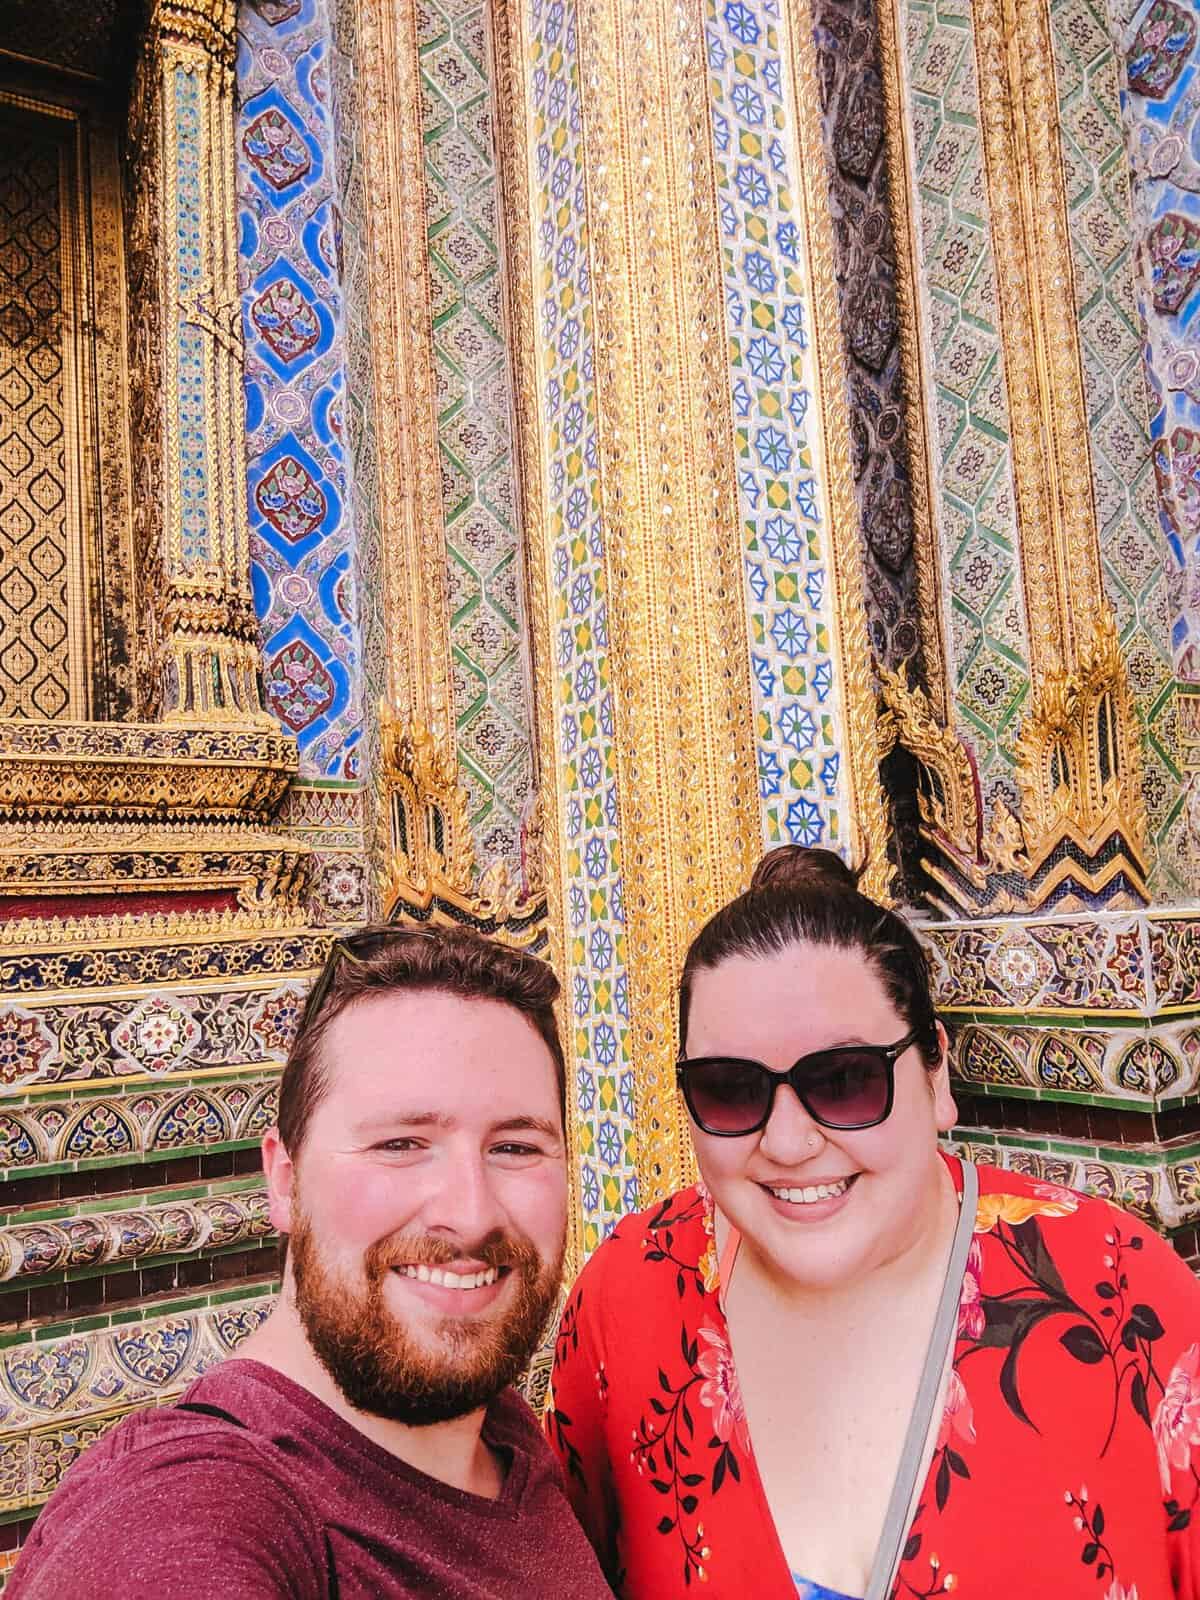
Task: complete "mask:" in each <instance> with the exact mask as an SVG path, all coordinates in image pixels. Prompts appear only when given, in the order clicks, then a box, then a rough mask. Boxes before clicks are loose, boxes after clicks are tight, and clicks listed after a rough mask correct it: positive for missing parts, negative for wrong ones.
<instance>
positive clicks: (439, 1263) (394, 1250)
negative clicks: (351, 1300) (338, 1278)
mask: <svg viewBox="0 0 1200 1600" xmlns="http://www.w3.org/2000/svg"><path fill="white" fill-rule="evenodd" d="M452 1261H479V1262H482V1264H483V1265H484V1266H485V1267H495V1268H496V1269H497V1271H499V1270H500V1269H501V1268H503V1267H516V1268H518V1269H519V1268H522V1267H527V1266H530V1265H535V1266H536V1265H538V1264H540V1262H541V1256H540V1255H539V1253H538V1251H537V1250H535V1249H534V1247H533V1245H532V1244H530V1242H529V1240H528V1239H520V1238H514V1237H513V1236H512V1235H511V1234H507V1233H505V1232H504V1230H503V1229H501V1228H496V1229H493V1230H492V1232H490V1233H488V1234H485V1235H484V1237H483V1238H482V1239H478V1240H475V1241H467V1240H463V1241H460V1242H458V1243H455V1244H452V1243H451V1242H450V1241H449V1240H448V1239H445V1238H443V1237H442V1236H440V1235H439V1234H436V1233H411V1232H407V1233H394V1234H389V1235H388V1237H387V1238H386V1239H379V1240H377V1241H376V1243H375V1244H373V1245H372V1246H371V1248H370V1249H369V1250H368V1252H367V1260H366V1264H367V1270H368V1272H370V1273H371V1275H372V1276H375V1275H377V1274H382V1273H385V1272H390V1271H391V1270H392V1269H393V1268H395V1267H445V1266H449V1265H450V1263H451V1262H452Z"/></svg>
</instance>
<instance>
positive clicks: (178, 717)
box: [130, 0, 304, 726]
mask: <svg viewBox="0 0 1200 1600" xmlns="http://www.w3.org/2000/svg"><path fill="white" fill-rule="evenodd" d="M235 52H236V6H235V4H234V0H156V3H155V4H154V6H153V7H152V9H151V12H150V17H149V21H148V23H147V27H146V31H145V35H144V38H143V43H142V50H141V57H140V60H139V65H138V74H137V83H136V87H135V94H134V99H133V107H134V109H133V119H132V126H131V137H130V149H131V151H132V153H133V157H132V159H133V162H134V172H133V177H132V181H131V185H130V187H131V190H132V192H133V196H134V217H133V223H132V228H131V233H132V241H131V270H132V273H133V276H134V280H135V290H136V291H138V292H139V295H140V297H141V298H142V299H143V300H144V301H145V302H148V306H147V316H146V325H145V327H144V328H143V329H141V330H139V333H138V338H137V344H136V350H135V384H136V386H137V388H138V390H139V391H140V393H139V398H138V399H137V400H136V401H135V408H136V410H137V413H138V414H137V418H136V420H137V423H138V437H137V438H136V440H135V458H136V459H135V475H136V478H137V488H138V496H139V502H140V503H139V506H138V509H137V512H136V519H135V525H136V529H137V543H138V546H139V549H138V557H139V563H140V565H141V568H142V572H141V576H142V580H143V584H144V586H145V587H144V589H143V593H144V594H145V596H146V600H147V602H148V605H147V608H146V610H147V617H146V627H147V629H148V634H149V638H148V643H149V645H150V662H149V666H148V676H147V679H146V680H145V681H144V683H143V700H144V705H143V715H146V714H151V715H158V716H159V717H161V718H162V719H163V720H165V721H173V722H188V721H193V722H194V721H196V720H197V719H198V718H203V719H204V720H206V721H218V722H230V723H243V724H247V723H248V724H259V725H264V726H273V725H274V724H273V723H272V722H271V721H270V719H269V718H268V717H267V714H266V713H265V712H264V711H263V709H262V702H261V697H260V688H259V659H258V656H259V652H258V636H257V628H256V624H255V619H254V607H253V603H252V599H251V593H250V577H249V556H248V540H247V530H246V461H245V407H244V402H243V397H242V353H243V349H242V333H241V306H240V300H239V295H238V283H237V203H236V188H235V159H234V114H235V97H234V64H235ZM301 314H302V308H300V307H298V306H289V305H287V304H286V303H281V304H280V305H279V306H278V308H277V316H278V327H277V329H276V336H277V338H278V339H279V340H280V341H281V342H283V343H286V342H287V341H288V340H289V339H301V338H303V337H304V329H303V327H302V325H301ZM155 391H157V393H155Z"/></svg>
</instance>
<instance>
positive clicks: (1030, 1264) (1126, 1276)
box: [546, 1158, 1200, 1600]
mask: <svg viewBox="0 0 1200 1600" xmlns="http://www.w3.org/2000/svg"><path fill="white" fill-rule="evenodd" d="M947 1160H948V1165H949V1166H950V1169H951V1171H952V1173H953V1175H954V1178H955V1182H956V1184H957V1185H958V1187H959V1190H960V1192H961V1184H962V1169H961V1167H960V1165H959V1163H958V1162H957V1161H954V1160H951V1159H949V1158H947ZM979 1178H980V1197H979V1206H978V1211H977V1214H976V1221H975V1237H974V1240H973V1241H972V1245H971V1251H970V1256H969V1259H968V1264H967V1270H966V1274H965V1276H964V1280H963V1288H962V1296H961V1299H960V1302H959V1319H958V1339H957V1343H956V1346H955V1356H954V1368H953V1371H952V1373H951V1379H950V1388H949V1394H948V1398H947V1404H946V1409H945V1413H944V1415H943V1417H942V1420H941V1426H940V1430H939V1433H938V1436H937V1441H936V1445H935V1448H934V1453H933V1459H932V1461H931V1463H930V1467H929V1473H928V1476H927V1478H926V1481H925V1484H924V1488H923V1490H922V1493H921V1495H920V1499H919V1503H918V1506H917V1511H916V1515H915V1517H914V1519H913V1523H912V1527H911V1529H910V1530H909V1537H908V1541H907V1544H906V1547H905V1550H904V1557H903V1560H902V1562H901V1565H900V1570H899V1574H898V1577H897V1580H896V1585H895V1588H894V1589H893V1591H892V1593H893V1597H894V1600H910V1597H913V1596H920V1597H922V1600H924V1597H926V1596H933V1595H946V1594H952V1593H953V1594H955V1595H962V1596H966V1597H973V1600H999V1597H1000V1596H1004V1597H1009V1596H1018V1595H1019V1596H1022V1597H1025V1596H1029V1597H1035V1600H1045V1597H1053V1600H1073V1597H1075V1596H1081V1597H1082V1596H1087V1597H1088V1600H1168V1597H1171V1596H1181V1597H1184V1600H1200V1283H1197V1280H1196V1279H1195V1278H1194V1277H1193V1276H1192V1273H1191V1272H1190V1271H1189V1269H1188V1268H1187V1267H1186V1266H1184V1264H1183V1263H1182V1262H1181V1261H1180V1260H1179V1258H1178V1257H1177V1256H1176V1255H1175V1253H1174V1252H1173V1251H1172V1249H1171V1247H1170V1246H1169V1245H1168V1244H1167V1243H1165V1241H1163V1240H1162V1239H1160V1238H1159V1237H1158V1236H1157V1235H1156V1234H1155V1233H1153V1232H1152V1231H1151V1230H1150V1229H1148V1228H1147V1227H1145V1226H1144V1225H1143V1224H1142V1223H1141V1222H1139V1221H1137V1220H1136V1219H1135V1218H1133V1217H1131V1216H1129V1215H1127V1214H1126V1213H1125V1212H1123V1211H1119V1210H1117V1209H1116V1208H1115V1207H1113V1206H1111V1205H1109V1204H1108V1203H1107V1202H1106V1201H1102V1200H1090V1199H1086V1198H1084V1197H1083V1196H1082V1195H1078V1194H1075V1193H1074V1192H1073V1191H1071V1190H1069V1189H1062V1188H1059V1187H1058V1186H1056V1185H1053V1184H1047V1183H1039V1182H1036V1181H1034V1180H1033V1179H1030V1178H1025V1177H1022V1176H1020V1175H1019V1174H1017V1173H1012V1172H1002V1171H999V1170H998V1169H996V1168H993V1167H981V1168H980V1169H979ZM546 1427H547V1431H548V1433H549V1436H550V1440H551V1442H552V1444H553V1445H554V1447H555V1449H556V1450H557V1452H558V1454H559V1457H560V1459H561V1461H562V1464H563V1467H564V1470H565V1472H566V1475H567V1481H568V1484H569V1487H570V1492H571V1496H572V1499H573V1501H574V1505H575V1509H576V1511H577V1512H578V1514H579V1516H580V1519H581V1520H582V1522H583V1524H584V1527H585V1528H586V1529H587V1530H588V1534H589V1536H590V1538H591V1540H592V1543H593V1544H594V1545H595V1547H596V1549H597V1551H598V1552H599V1555H600V1559H601V1562H602V1563H603V1564H604V1567H605V1570H606V1572H607V1574H608V1577H609V1581H610V1582H611V1583H612V1585H613V1587H614V1588H615V1589H616V1591H617V1593H618V1594H619V1595H624V1596H627V1597H629V1600H668V1597H670V1596H672V1595H681V1594H684V1593H685V1592H687V1591H688V1590H690V1589H691V1588H693V1587H694V1586H695V1585H696V1584H697V1583H701V1584H704V1585H706V1591H705V1592H706V1593H708V1594H711V1595H714V1596H721V1597H728V1600H746V1597H750V1596H753V1597H755V1600H759V1597H761V1600H795V1594H796V1585H795V1581H794V1579H793V1577H792V1575H791V1573H790V1572H789V1570H788V1565H787V1561H786V1558H785V1556H784V1554H783V1550H782V1547H781V1546H780V1544H779V1541H778V1539H777V1537H776V1534H775V1528H774V1524H773V1522H772V1520H771V1513H770V1511H769V1509H768V1507H767V1503H766V1499H765V1497H764V1495H763V1489H762V1485H761V1483H760V1481H759V1477H758V1472H757V1470H756V1468H755V1464H754V1455H753V1451H752V1449H751V1445H750V1440H749V1437H748V1434H747V1428H746V1419H745V1412H744V1410H743V1407H742V1402H741V1398H740V1394H739V1390H738V1379H737V1371H736V1369H735V1366H734V1362H733V1357H732V1354H731V1352H730V1348H729V1339H728V1331H727V1328H726V1323H725V1318H724V1315H723V1314H722V1311H721V1308H720V1305H719V1303H718V1298H717V1256H716V1250H715V1246H714V1241H713V1219H712V1208H711V1204H710V1202H709V1200H708V1198H707V1196H706V1194H705V1192H704V1190H703V1189H702V1188H701V1187H696V1188H692V1189H685V1190H683V1191H682V1192H681V1193H679V1194H677V1195H674V1196H672V1198H671V1199H670V1200H667V1201H666V1202H664V1203H663V1204H662V1205H660V1206H657V1207H656V1208H654V1209H653V1210H651V1211H644V1212H641V1213H639V1214H638V1215H636V1216H630V1217H626V1218H625V1219H624V1220H623V1221H622V1222H621V1224H620V1225H619V1226H618V1227H617V1229H616V1230H615V1232H614V1233H613V1235H612V1237H611V1238H610V1239H609V1240H608V1241H606V1243H605V1244H603V1245H602V1246H601V1248H600V1249H599V1250H598V1251H597V1252H596V1254H595V1255H594V1256H593V1258H592V1259H591V1261H589V1262H588V1264H587V1266H586V1267H585V1268H584V1270H583V1272H582V1273H581V1274H580V1277H579V1280H578V1282H577V1283H576V1285H575V1288H574V1289H573V1291H572V1293H571V1296H570V1299H569V1300H568V1302H567V1306H566V1309H565V1311H564V1313H563V1319H562V1324H561V1327H560V1330H559V1335H558V1342H557V1349H556V1354H555V1365H554V1376H553V1380H552V1392H551V1396H550V1399H549V1402H548V1405H547V1410H546Z"/></svg>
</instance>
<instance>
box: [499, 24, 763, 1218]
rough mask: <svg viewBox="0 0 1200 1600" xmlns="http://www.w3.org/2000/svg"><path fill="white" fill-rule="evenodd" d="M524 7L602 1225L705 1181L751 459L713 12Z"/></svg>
mask: <svg viewBox="0 0 1200 1600" xmlns="http://www.w3.org/2000/svg"><path fill="white" fill-rule="evenodd" d="M507 21H508V27H507V30H506V33H505V38H504V40H503V48H504V50H505V51H506V54H507V60H506V67H505V70H506V74H507V78H508V82H509V86H510V90H511V95H510V104H511V106H512V109H513V136H514V137H513V148H514V160H513V163H512V168H513V175H514V183H513V185H512V190H513V194H512V202H513V203H512V206H511V211H510V215H511V217H512V219H513V221H512V227H511V229H510V248H511V249H512V250H513V251H514V256H515V258H516V262H517V268H516V275H515V277H516V293H515V295H514V301H515V311H516V317H515V325H516V328H517V339H518V344H519V347H520V348H522V349H523V350H528V351H530V352H531V354H532V359H531V360H529V361H528V362H527V364H526V365H525V367H524V369H523V372H522V381H521V384H520V397H521V402H522V406H521V416H522V423H523V438H524V442H525V457H526V471H525V477H524V493H525V505H526V528H527V537H528V542H529V548H530V566H531V575H532V579H533V593H534V618H535V621H534V632H535V646H536V651H535V658H536V664H537V673H538V684H539V700H540V711H541V728H542V738H543V743H542V751H543V761H542V770H543V775H544V777H543V782H544V792H545V796H546V801H547V804H546V836H547V852H546V853H547V862H548V876H549V878H550V880H551V882H550V884H549V888H550V892H551V904H552V910H554V911H555V912H556V913H557V916H556V917H555V918H554V919H553V920H554V921H558V923H559V927H558V929H557V933H558V938H559V940H560V943H559V945H558V949H557V952H556V953H557V954H558V955H559V957H560V959H561V961H562V966H563V970H564V973H565V976H566V981H567V985H568V991H569V996H570V1001H571V1004H572V1009H573V1012H574V1017H573V1021H574V1029H573V1034H572V1041H571V1042H572V1046H573V1051H572V1053H573V1056H574V1062H575V1068H576V1073H575V1076H576V1095H577V1109H578V1112H579V1128H580V1160H581V1175H582V1187H583V1207H582V1211H583V1221H584V1233H583V1241H582V1242H583V1243H584V1244H585V1245H588V1244H590V1243H592V1242H594V1238H595V1237H596V1231H597V1226H598V1225H599V1226H601V1227H602V1226H605V1225H607V1222H608V1218H609V1217H610V1216H611V1215H612V1214H613V1213H614V1212H616V1211H618V1210H620V1209H624V1208H626V1207H627V1206H628V1205H630V1204H633V1203H636V1202H638V1201H640V1202H641V1203H643V1204H645V1203H647V1202H649V1201H652V1200H654V1199H655V1198H657V1197H658V1196H660V1195H662V1194H664V1193H666V1192H668V1191H669V1190H670V1189H672V1188H674V1187H675V1186H677V1185H678V1184H679V1183H680V1182H681V1181H685V1178H686V1175H687V1173H688V1171H689V1163H690V1155H689V1152H688V1149H687V1136H686V1125H685V1121H684V1119H683V1117H682V1115H681V1112H680V1108H679V1105H678V1101H677V1097H676V1094H675V1088H674V1081H673V1080H674V1074H673V1071H672V1063H673V1058H674V1053H675V1049H676V1038H675V1026H674V1014H673V1011H674V1007H673V995H674V986H675V981H676V979H677V977H678V972H679V968H680V965H681V963H682V959H683V954H684V951H685V949H686V945H687V942H688V940H689V939H690V937H691V935H692V934H693V933H694V932H695V931H696V928H697V927H698V925H699V923H700V922H701V921H702V919H703V918H704V917H705V916H706V915H707V914H708V913H709V912H711V911H712V910H713V909H715V907H716V906H717V905H718V904H719V903H720V902H721V901H722V900H723V899H725V898H726V897H727V896H728V895H730V894H731V893H733V892H735V891H736V890H737V889H738V888H740V887H741V886H742V885H743V883H744V881H745V878H746V876H747V874H748V870H749V865H750V861H751V858H752V856H753V854H754V851H755V843H754V838H755V834H756V833H757V817H756V808H755V805H754V799H753V788H752V782H751V771H752V767H751V761H752V752H751V745H750V729H751V704H750V696H749V686H748V682H747V662H746V647H745V626H744V622H743V620H742V598H741V582H740V574H739V571H738V567H739V559H738V557H739V552H738V549H737V543H736V537H735V535H734V529H735V528H736V527H737V508H736V498H735V477H734V472H735V462H734V455H733V448H732V429H731V423H730V417H729V410H728V399H727V390H726V379H725V370H724V359H723V350H722V337H721V324H722V315H723V312H722V304H721V293H720V281H719V275H718V270H717V269H718V263H719V260H720V257H719V236H718V233H717V228H716V208H715V194H714V186H713V177H712V169H711V164H710V157H709V133H708V124H707V115H706V105H705V97H706V73H705V63H704V58H703V51H702V34H701V22H702V19H701V16H700V13H699V10H698V8H696V7H694V6H692V5H689V4H672V3H670V0H656V3H655V4H653V5H650V6H648V7H644V8H632V9H631V8H630V7H628V6H625V5H620V4H617V3H615V0H583V3H582V4H580V5H579V6H578V7H577V8H576V7H573V6H568V7H565V8H564V7H563V6H561V5H558V4H544V3H543V0H533V3H532V4H530V5H529V6H528V7H517V6H514V7H513V9H512V10H511V11H510V12H509V14H508V19H507ZM514 236H515V238H514ZM622 1144H623V1145H624V1159H623V1151H622V1148H621V1147H622ZM635 1163H636V1165H635ZM623 1166H624V1167H625V1168H626V1170H628V1168H629V1167H631V1166H635V1170H636V1182H635V1183H634V1184H633V1185H631V1186H630V1185H628V1184H626V1185H625V1191H626V1192H625V1193H624V1194H622V1179H621V1176H620V1174H621V1170H622V1167H623Z"/></svg>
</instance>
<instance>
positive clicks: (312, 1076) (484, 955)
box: [278, 923, 566, 1159]
mask: <svg viewBox="0 0 1200 1600" xmlns="http://www.w3.org/2000/svg"><path fill="white" fill-rule="evenodd" d="M421 990H427V991H428V990H436V991H439V992H441V993H443V994H453V995H459V996H460V997H461V998H462V999H464V1000H498V1001H499V1002H500V1003H501V1004H502V1005H509V1006H512V1007H513V1009H514V1010H515V1011H519V1012H521V1014H522V1015H523V1016H525V1017H528V1019H529V1021H530V1023H531V1024H532V1025H533V1027H534V1028H535V1029H536V1030H537V1032H538V1033H539V1035H540V1036H541V1038H542V1040H543V1041H544V1043H545V1045H546V1048H547V1050H549V1052H550V1055H551V1057H552V1058H553V1061H554V1070H555V1074H556V1076H557V1078H558V1103H559V1110H560V1111H561V1112H562V1115H563V1121H564V1124H565V1122H566V1066H565V1063H564V1061H563V1051H562V1044H561V1042H560V1040H559V1037H558V1022H557V1019H556V1017H555V1015H554V1002H555V1000H556V999H557V998H558V979H557V978H556V977H555V976H554V973H553V971H552V970H551V968H550V967H549V966H547V964H546V963H545V962H544V961H542V960H541V959H540V958H539V957H537V956H534V955H529V954H527V953H526V952H525V951H523V950H514V949H512V948H511V947H510V946H508V945H503V944H500V943H499V942H498V941H496V940H493V939H488V938H486V937H485V936H484V935H483V934H481V933H476V932H475V931H474V929H471V928H457V927H435V926H424V925H423V926H419V927H414V926H406V925H398V924H391V923H387V924H383V925H382V926H379V927H372V928H364V929H363V930H362V931H361V932H359V933H356V934H353V935H351V936H350V937H349V938H348V939H344V940H338V941H337V942H336V943H335V944H334V946H333V949H332V950H331V951H330V953H329V960H328V961H327V962H326V964H325V968H324V970H323V971H322V972H321V973H320V975H319V976H318V978H317V980H316V982H315V983H314V985H313V989H312V994H311V996H310V999H309V1003H308V1005H307V1006H306V1007H305V1011H304V1015H303V1017H302V1018H301V1021H300V1026H299V1028H298V1030H297V1032H296V1037H295V1039H294V1040H293V1041H292V1047H291V1050H290V1051H289V1052H288V1059H287V1065H286V1067H285V1068H284V1071H283V1078H282V1081H281V1082H280V1085H279V1117H278V1125H279V1136H280V1138H281V1139H282V1141H283V1145H284V1148H285V1149H286V1150H287V1152H288V1154H289V1155H290V1156H292V1158H293V1159H295V1157H296V1155H297V1153H298V1151H299V1149H300V1146H301V1145H302V1144H303V1142H304V1135H305V1133H306V1132H307V1131H308V1124H309V1121H310V1120H311V1118H312V1115H313V1112H314V1111H315V1110H316V1109H317V1107H318V1106H319V1105H320V1103H321V1100H322V1099H323V1098H324V1095H325V1091H326V1089H327V1087H328V1064H327V1062H326V1061H325V1060H324V1059H323V1051H322V1045H323V1042H324V1039H325V1035H326V1033H327V1032H328V1030H329V1027H330V1024H331V1023H332V1022H333V1021H334V1020H335V1018H337V1017H339V1016H341V1014H342V1012H343V1011H345V1010H346V1008H347V1007H348V1006H351V1005H353V1004H354V1003H355V1001H357V1000H361V999H363V998H364V997H366V996H370V995H381V994H394V993H396V992H398V991H421Z"/></svg>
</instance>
